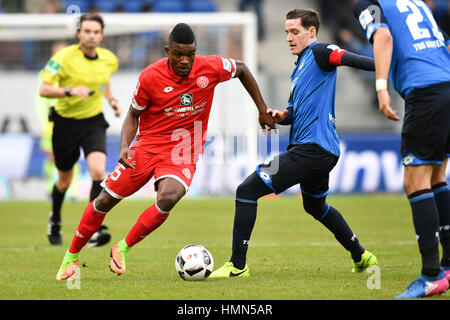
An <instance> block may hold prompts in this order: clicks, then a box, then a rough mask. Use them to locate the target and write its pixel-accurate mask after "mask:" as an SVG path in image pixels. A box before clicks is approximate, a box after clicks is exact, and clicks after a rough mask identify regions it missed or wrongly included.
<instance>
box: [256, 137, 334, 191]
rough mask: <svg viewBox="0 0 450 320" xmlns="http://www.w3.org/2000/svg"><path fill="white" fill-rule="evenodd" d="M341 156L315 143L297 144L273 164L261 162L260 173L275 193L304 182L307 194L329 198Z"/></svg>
mask: <svg viewBox="0 0 450 320" xmlns="http://www.w3.org/2000/svg"><path fill="white" fill-rule="evenodd" d="M338 159H339V157H338V156H336V155H334V154H332V153H330V152H328V151H326V150H325V149H323V148H322V147H320V146H319V145H317V144H315V143H307V144H294V145H290V146H289V148H288V150H287V151H286V152H284V153H282V154H279V155H278V156H276V157H274V159H272V160H271V161H270V162H269V163H265V164H260V165H258V166H257V167H256V173H257V174H258V176H259V177H260V178H261V179H262V181H263V182H264V183H265V184H266V185H267V186H268V187H269V188H270V189H271V190H272V191H273V192H274V193H275V194H279V193H281V192H283V191H284V190H286V189H288V188H290V187H292V186H294V185H296V184H300V187H301V190H302V192H303V193H304V194H307V195H309V196H312V197H325V196H326V195H327V194H328V182H329V174H330V171H331V170H332V169H333V168H334V166H335V165H336V163H337V161H338Z"/></svg>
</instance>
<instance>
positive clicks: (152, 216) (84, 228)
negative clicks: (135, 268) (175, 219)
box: [69, 200, 169, 253]
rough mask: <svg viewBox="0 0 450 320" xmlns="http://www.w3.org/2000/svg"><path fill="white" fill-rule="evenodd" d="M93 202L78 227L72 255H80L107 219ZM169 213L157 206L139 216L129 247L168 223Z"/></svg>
mask: <svg viewBox="0 0 450 320" xmlns="http://www.w3.org/2000/svg"><path fill="white" fill-rule="evenodd" d="M94 201H95V200H93V201H92V202H91V203H89V205H88V206H87V207H86V209H85V210H84V213H83V216H82V217H81V221H80V224H79V225H78V228H77V231H76V234H75V236H74V237H73V240H72V245H71V246H70V248H69V252H70V253H78V252H80V251H81V249H82V248H83V247H84V246H85V245H86V243H88V241H89V239H90V238H91V237H92V235H93V234H94V233H95V232H97V230H98V229H99V228H100V226H101V225H102V223H103V220H104V219H105V216H106V213H103V212H99V211H96V210H95V208H94ZM168 216H169V213H168V212H167V213H165V212H163V211H161V210H160V209H159V208H158V207H157V206H156V204H153V205H152V206H151V207H150V208H148V209H146V210H145V211H144V212H142V214H141V215H140V216H139V218H138V220H137V222H136V224H135V225H134V226H133V228H131V230H130V232H129V233H128V235H127V237H126V238H125V241H126V243H127V245H128V246H129V247H132V246H134V245H135V244H136V243H138V242H139V241H141V240H142V239H144V238H145V237H146V236H147V235H149V234H150V233H151V232H153V231H154V230H155V229H157V228H158V227H159V226H160V225H161V224H163V223H164V221H166V219H167V217H168Z"/></svg>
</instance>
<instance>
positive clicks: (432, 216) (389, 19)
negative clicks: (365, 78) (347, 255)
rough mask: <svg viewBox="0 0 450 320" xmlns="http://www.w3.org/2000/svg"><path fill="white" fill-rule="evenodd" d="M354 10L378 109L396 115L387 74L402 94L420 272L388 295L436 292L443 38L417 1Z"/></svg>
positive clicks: (445, 141)
mask: <svg viewBox="0 0 450 320" xmlns="http://www.w3.org/2000/svg"><path fill="white" fill-rule="evenodd" d="M354 13H355V17H356V18H357V21H358V23H359V25H360V26H361V28H362V30H363V31H364V33H365V35H366V37H367V39H368V40H369V41H370V42H371V43H372V45H373V51H374V58H375V74H376V90H377V93H378V103H379V107H380V111H381V112H382V113H383V114H384V115H385V116H386V117H387V118H388V119H391V120H399V117H398V116H397V114H396V112H395V111H394V110H393V109H392V107H391V99H390V96H389V92H388V90H387V80H388V76H389V78H390V81H391V83H392V85H393V87H394V88H395V90H396V91H397V92H398V93H399V94H400V95H401V96H402V97H403V99H405V118H404V121H403V127H402V135H401V153H402V158H403V165H404V168H405V170H404V189H405V193H406V195H407V196H408V200H409V203H410V205H411V210H412V216H413V224H414V229H415V232H416V239H417V242H418V245H419V251H420V254H421V257H422V270H421V274H420V276H419V277H418V278H417V279H416V280H414V281H413V282H412V283H411V284H410V285H409V286H408V287H407V289H406V290H405V291H404V292H403V293H402V294H400V295H398V296H397V297H396V298H421V297H426V296H431V295H435V294H440V293H442V292H444V291H446V290H447V289H448V287H449V283H448V281H449V279H450V191H449V187H448V185H447V182H446V180H445V169H446V166H447V160H448V157H449V155H450V52H449V50H450V41H449V38H448V36H447V35H446V34H445V33H443V32H442V31H441V30H440V29H439V27H438V25H437V24H436V21H435V20H434V18H433V15H432V12H431V10H430V8H429V7H428V6H427V5H426V4H425V3H424V2H423V1H411V0H395V1H393V0H378V1H375V0H359V1H358V2H357V3H356V4H355V7H354ZM438 238H439V240H440V242H441V244H442V253H443V256H442V259H441V260H440V261H439V240H438Z"/></svg>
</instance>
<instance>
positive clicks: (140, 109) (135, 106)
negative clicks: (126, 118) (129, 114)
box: [131, 97, 147, 111]
mask: <svg viewBox="0 0 450 320" xmlns="http://www.w3.org/2000/svg"><path fill="white" fill-rule="evenodd" d="M131 106H132V107H133V108H135V109H136V110H139V111H142V110H145V108H147V106H145V107H141V106H140V105H138V104H137V102H136V100H135V99H134V97H133V99H131Z"/></svg>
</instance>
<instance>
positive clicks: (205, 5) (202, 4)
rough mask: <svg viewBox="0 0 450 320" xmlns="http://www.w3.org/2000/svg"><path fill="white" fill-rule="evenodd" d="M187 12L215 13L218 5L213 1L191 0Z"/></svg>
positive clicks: (187, 4) (188, 2)
mask: <svg viewBox="0 0 450 320" xmlns="http://www.w3.org/2000/svg"><path fill="white" fill-rule="evenodd" d="M186 6H187V11H190V12H215V11H217V7H216V4H215V3H214V1H212V0H190V1H187V2H186Z"/></svg>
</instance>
